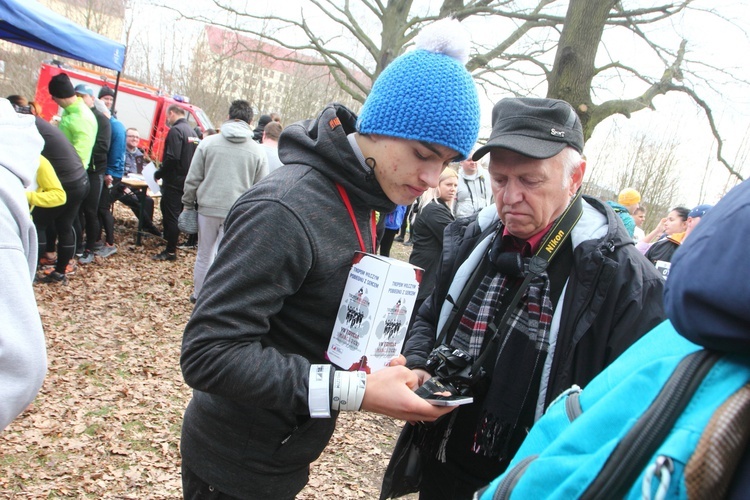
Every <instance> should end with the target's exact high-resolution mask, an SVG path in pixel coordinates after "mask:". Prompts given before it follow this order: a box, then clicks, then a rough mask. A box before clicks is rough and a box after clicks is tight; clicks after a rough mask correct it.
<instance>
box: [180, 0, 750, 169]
mask: <svg viewBox="0 0 750 500" xmlns="http://www.w3.org/2000/svg"><path fill="white" fill-rule="evenodd" d="M212 1H213V4H214V5H215V6H216V7H217V8H218V9H220V10H221V11H223V12H224V14H225V16H224V19H230V20H231V21H223V22H220V21H218V20H217V19H216V18H215V17H216V16H212V15H201V14H193V13H189V12H181V9H179V8H177V9H174V10H176V11H178V12H180V13H181V15H182V16H183V17H184V18H186V19H192V20H197V21H201V22H205V23H212V24H217V25H220V26H223V27H225V28H227V29H232V30H235V31H238V32H243V33H247V34H250V35H253V36H256V37H258V38H260V39H263V40H267V41H269V42H272V43H275V44H277V45H280V46H283V47H286V48H288V49H290V50H293V51H295V52H294V53H295V54H299V53H302V52H304V51H314V52H315V53H317V54H318V55H319V56H320V59H319V60H317V61H315V62H312V61H310V60H303V59H300V58H298V57H296V56H294V55H290V56H288V57H287V58H285V59H287V60H290V61H295V62H298V63H300V64H308V65H310V64H314V65H319V66H325V67H327V68H328V69H329V70H330V72H331V75H332V77H333V78H334V79H335V81H336V82H337V84H338V85H339V86H340V87H341V88H342V89H343V90H344V91H346V92H347V93H348V94H349V95H351V96H352V98H353V99H355V100H356V101H359V102H363V101H364V99H365V97H366V96H367V93H368V92H369V88H370V85H371V82H372V81H373V80H374V79H375V78H377V76H378V75H379V74H380V72H381V71H383V69H384V68H385V67H386V66H387V65H388V64H389V63H390V62H391V61H392V60H393V59H394V58H395V57H397V56H398V55H399V54H400V53H401V52H402V51H403V50H404V49H405V48H406V47H407V46H408V45H409V44H410V43H411V41H412V39H413V38H414V36H415V35H416V33H417V32H418V31H419V29H420V28H421V27H422V26H424V25H425V24H426V23H430V22H432V21H434V20H436V19H439V18H443V17H448V16H453V17H456V18H458V19H459V20H462V21H466V22H467V23H468V22H470V21H471V20H472V19H475V18H478V17H482V18H488V17H491V18H493V19H498V20H500V21H502V22H504V24H501V25H500V26H502V27H504V28H503V29H498V30H497V31H496V32H494V33H493V35H496V34H499V33H502V34H503V35H504V36H497V38H496V40H495V41H494V42H493V43H491V44H485V45H481V46H477V47H476V49H477V52H476V53H474V55H473V57H472V58H471V60H470V61H469V63H468V64H467V68H468V69H469V70H470V71H472V72H473V74H474V76H475V78H476V79H477V81H478V82H479V83H480V84H482V85H483V86H484V89H485V91H486V92H492V89H493V88H494V89H500V90H502V91H504V92H506V93H507V92H511V93H512V94H514V95H530V94H539V93H542V92H544V87H545V86H546V92H545V93H546V95H547V96H548V97H554V98H559V99H564V100H566V101H568V102H570V103H571V104H572V105H573V106H574V107H575V108H576V109H577V111H578V113H579V115H580V117H581V121H582V123H583V126H584V135H585V138H586V139H588V138H589V137H590V136H591V134H592V132H593V130H594V129H595V128H596V126H597V125H599V124H600V123H601V122H602V121H603V120H605V119H606V118H608V117H610V116H612V115H615V114H621V115H624V116H626V117H630V115H631V114H632V113H635V112H637V111H639V110H642V109H645V108H654V107H655V105H654V98H655V97H656V96H659V95H663V94H665V93H667V92H682V93H684V94H686V95H688V96H689V97H690V98H691V99H692V100H693V101H694V102H695V103H696V104H697V105H698V106H699V107H700V108H701V109H702V110H703V112H704V114H705V117H706V120H707V122H708V125H709V128H710V130H711V133H712V134H713V136H714V137H715V139H716V144H717V148H716V158H717V159H718V161H719V162H721V164H722V165H724V167H725V168H726V169H727V171H728V172H729V173H730V175H732V176H733V177H735V178H737V179H742V178H743V177H742V175H741V173H740V172H739V171H738V170H736V169H735V168H734V167H733V166H732V164H731V163H730V162H729V161H728V160H727V159H726V158H725V156H724V151H723V146H724V142H723V140H722V137H721V134H720V132H719V129H718V126H717V124H716V122H715V120H714V116H713V111H712V109H711V106H710V105H709V103H708V101H707V100H706V99H705V98H704V96H702V95H701V94H700V92H699V91H698V90H696V89H697V88H700V87H701V86H702V88H709V89H710V88H711V81H710V80H709V79H710V78H711V76H706V75H707V74H709V75H713V76H716V75H720V76H721V77H722V78H725V79H729V80H731V79H734V80H735V81H737V78H735V77H734V76H733V75H732V71H731V70H730V69H727V68H718V67H712V66H711V65H709V64H707V63H705V62H700V61H693V60H691V59H690V51H689V50H688V48H689V45H690V44H689V41H688V40H685V39H682V40H679V39H678V40H677V41H674V42H672V41H667V42H662V41H661V39H660V38H659V36H658V35H657V33H659V32H663V31H664V30H670V31H671V32H672V33H674V29H673V28H672V27H671V24H670V23H673V22H675V20H676V19H677V18H678V16H680V15H682V14H684V13H685V12H687V11H688V10H691V9H699V6H698V4H699V0H675V1H673V2H666V3H663V4H659V5H651V6H648V7H640V6H634V7H626V2H624V1H621V0H597V1H591V0H569V1H568V2H567V11H564V10H563V9H562V8H561V7H562V3H561V2H559V1H555V0H536V2H535V3H533V4H531V5H530V6H527V5H529V3H525V2H519V1H512V0H443V1H442V3H440V4H434V5H433V6H432V7H431V8H429V9H425V6H424V4H422V3H419V2H414V0H390V1H388V2H381V1H373V0H358V1H357V0H349V1H342V0H307V2H305V4H304V6H303V8H302V9H300V12H299V13H298V14H297V15H294V14H293V13H289V14H286V13H285V14H284V15H278V14H271V15H269V14H266V13H255V12H251V11H249V10H248V7H247V5H248V4H247V3H244V6H243V7H238V5H239V3H238V2H236V1H233V0H212ZM708 5H709V7H708V8H704V9H703V10H702V12H703V13H704V15H707V16H717V17H720V13H718V12H716V11H715V10H713V8H712V7H711V5H710V4H708ZM305 11H307V13H306V12H305ZM309 14H315V15H309ZM316 17H323V18H324V19H325V20H326V21H327V23H328V27H327V28H326V29H321V28H319V27H318V26H317V25H313V24H312V22H308V20H307V19H314V18H316ZM727 25H728V26H731V25H730V23H729V21H727ZM269 26H273V27H275V29H273V30H269V29H268V27H269ZM372 33H379V34H380V36H379V39H375V38H374V37H372V36H371V34H372ZM617 33H620V34H622V33H629V34H631V35H632V37H633V38H634V39H636V40H637V41H639V43H640V47H639V51H638V52H639V53H638V56H637V57H638V59H637V60H636V61H635V62H633V63H632V64H627V63H626V62H623V61H621V60H619V59H617V58H612V57H609V56H608V54H609V52H608V51H609V50H610V49H609V47H608V45H607V43H608V41H609V43H610V45H611V44H612V43H613V42H612V40H613V34H617ZM290 40H303V41H302V42H290ZM614 43H616V42H614ZM265 55H267V56H273V54H265ZM646 59H652V60H655V61H658V62H659V68H658V69H657V70H653V69H651V70H650V71H649V70H647V69H646V67H647V65H646V64H645V63H644V61H645V60H646ZM599 60H604V61H606V62H605V63H604V64H602V65H599V64H598V61H599ZM613 81H619V82H623V89H622V91H621V92H619V93H618V95H617V96H616V98H609V99H607V98H602V97H599V96H598V95H597V94H602V96H605V95H606V94H605V93H604V92H603V91H602V89H603V88H604V87H607V84H608V83H611V82H613ZM632 82H637V85H633V84H632ZM740 83H742V84H743V85H745V84H747V83H748V82H745V81H740ZM625 87H627V89H626V88H625Z"/></svg>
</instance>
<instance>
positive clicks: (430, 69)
mask: <svg viewBox="0 0 750 500" xmlns="http://www.w3.org/2000/svg"><path fill="white" fill-rule="evenodd" d="M462 34H463V35H464V36H463V37H462V36H461V35H462ZM468 42H469V41H468V34H466V32H465V30H464V29H463V28H462V27H461V25H460V23H459V22H458V21H456V20H448V19H444V20H441V21H437V22H435V23H433V24H431V25H430V26H428V27H427V28H425V29H424V30H422V33H420V34H419V36H418V37H417V39H416V45H415V50H412V51H410V52H407V53H406V54H403V55H401V56H399V57H398V58H396V59H395V60H394V61H393V62H392V63H391V64H390V65H388V67H386V68H385V70H383V72H382V73H381V74H380V76H379V77H378V78H377V80H375V83H374V84H373V86H372V90H371V91H370V94H369V96H368V97H367V99H366V100H365V104H364V106H363V107H362V111H361V112H360V114H359V119H358V120H357V130H358V131H359V132H360V133H362V134H379V135H386V136H390V137H400V138H402V139H410V140H416V141H424V142H429V143H432V144H440V145H442V146H445V147H448V148H451V149H453V150H455V151H457V152H458V154H459V156H460V157H461V158H460V159H464V158H466V157H467V156H468V155H469V153H470V152H471V149H472V147H474V143H475V142H476V140H477V137H478V135H479V97H478V95H477V89H476V86H475V84H474V80H473V79H472V77H471V75H470V74H469V72H468V71H467V70H466V67H465V66H464V63H463V61H462V60H461V59H462V58H466V57H467V56H468Z"/></svg>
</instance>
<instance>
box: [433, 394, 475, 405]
mask: <svg viewBox="0 0 750 500" xmlns="http://www.w3.org/2000/svg"><path fill="white" fill-rule="evenodd" d="M425 401H427V402H428V403H430V404H431V405H434V406H460V405H467V404H469V403H473V402H474V398H473V397H471V396H438V395H434V396H431V397H429V398H425Z"/></svg>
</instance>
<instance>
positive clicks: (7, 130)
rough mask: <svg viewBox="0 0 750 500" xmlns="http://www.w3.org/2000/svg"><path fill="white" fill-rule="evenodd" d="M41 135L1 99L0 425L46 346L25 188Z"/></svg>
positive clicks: (30, 391)
mask: <svg viewBox="0 0 750 500" xmlns="http://www.w3.org/2000/svg"><path fill="white" fill-rule="evenodd" d="M43 145H44V140H43V139H42V136H41V135H39V132H38V131H37V129H36V125H35V124H34V117H33V116H31V115H21V114H17V113H16V112H15V110H14V109H13V106H12V105H11V104H10V102H9V101H8V100H7V99H0V276H2V278H0V319H2V322H3V326H2V328H0V430H2V429H5V428H6V427H7V426H8V424H10V423H11V422H12V421H13V419H15V418H16V417H17V416H18V415H20V414H21V412H23V410H24V409H25V408H26V407H27V406H28V405H29V403H31V402H32V401H33V400H34V398H35V397H36V394H37V392H39V388H40V387H41V386H42V382H43V381H44V376H45V374H46V373H47V350H46V347H45V343H44V331H43V329H42V320H41V318H40V317H39V311H38V310H37V306H36V299H35V298H34V290H33V288H32V282H33V279H34V273H35V272H36V261H37V251H38V250H37V238H36V229H35V228H34V224H33V222H32V221H31V217H30V215H29V204H28V202H27V201H26V192H25V188H29V187H32V188H33V185H34V183H35V181H34V179H36V171H37V168H38V167H39V154H40V153H41V151H42V146H43Z"/></svg>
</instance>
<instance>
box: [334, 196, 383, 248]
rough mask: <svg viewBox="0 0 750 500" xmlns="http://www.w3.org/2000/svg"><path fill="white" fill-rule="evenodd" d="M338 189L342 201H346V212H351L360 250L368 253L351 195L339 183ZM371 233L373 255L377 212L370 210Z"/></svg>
mask: <svg viewBox="0 0 750 500" xmlns="http://www.w3.org/2000/svg"><path fill="white" fill-rule="evenodd" d="M336 189H338V190H339V194H340V195H341V199H342V200H343V201H344V205H346V211H347V212H349V218H350V219H351V220H352V225H353V226H354V230H355V231H356V232H357V239H358V240H359V248H360V249H361V250H362V251H363V252H367V248H366V247H365V240H363V239H362V233H361V232H360V231H359V224H357V217H356V216H355V215H354V209H353V208H352V202H351V201H349V195H348V194H346V189H344V186H342V185H341V184H339V183H338V182H337V183H336ZM370 232H371V234H372V253H375V212H374V211H373V210H370Z"/></svg>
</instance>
